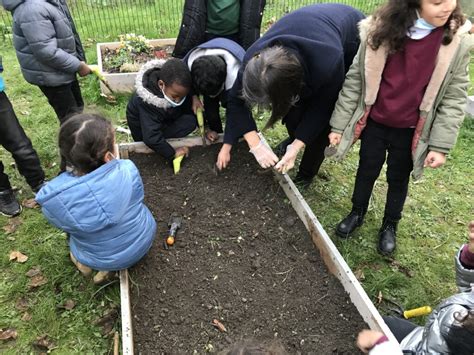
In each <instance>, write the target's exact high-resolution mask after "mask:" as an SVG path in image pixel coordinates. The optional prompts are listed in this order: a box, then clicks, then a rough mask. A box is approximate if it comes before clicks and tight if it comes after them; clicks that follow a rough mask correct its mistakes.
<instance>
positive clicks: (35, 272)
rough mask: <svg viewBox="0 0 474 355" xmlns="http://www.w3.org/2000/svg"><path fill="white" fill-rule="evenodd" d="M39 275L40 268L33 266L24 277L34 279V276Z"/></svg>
mask: <svg viewBox="0 0 474 355" xmlns="http://www.w3.org/2000/svg"><path fill="white" fill-rule="evenodd" d="M39 274H41V268H40V267H39V266H33V267H32V268H31V269H29V270H28V271H27V272H26V273H25V275H26V276H28V277H34V276H36V275H39Z"/></svg>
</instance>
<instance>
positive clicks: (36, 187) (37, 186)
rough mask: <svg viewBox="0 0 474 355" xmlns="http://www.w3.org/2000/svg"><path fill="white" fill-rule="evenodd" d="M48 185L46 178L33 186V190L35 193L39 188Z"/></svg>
mask: <svg viewBox="0 0 474 355" xmlns="http://www.w3.org/2000/svg"><path fill="white" fill-rule="evenodd" d="M45 185H46V180H44V181H41V182H40V183H39V184H38V185H36V186H34V187H31V190H33V192H34V193H35V195H36V194H37V193H38V191H39V190H41V189H42V188H43V186H45Z"/></svg>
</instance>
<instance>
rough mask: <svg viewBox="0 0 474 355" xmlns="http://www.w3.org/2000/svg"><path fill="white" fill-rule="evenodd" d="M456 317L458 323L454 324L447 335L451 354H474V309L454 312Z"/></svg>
mask: <svg viewBox="0 0 474 355" xmlns="http://www.w3.org/2000/svg"><path fill="white" fill-rule="evenodd" d="M454 319H455V320H456V322H457V323H458V325H453V326H451V328H450V329H449V331H448V334H447V335H445V337H444V338H445V340H446V344H447V345H448V348H449V351H450V353H451V354H456V355H472V354H474V310H469V311H468V312H467V314H465V315H461V314H460V313H459V312H456V313H454Z"/></svg>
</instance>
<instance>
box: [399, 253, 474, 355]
mask: <svg viewBox="0 0 474 355" xmlns="http://www.w3.org/2000/svg"><path fill="white" fill-rule="evenodd" d="M460 253H461V249H460V250H459V252H458V253H457V255H456V257H455V265H456V283H457V286H458V288H459V291H460V293H458V294H455V295H453V296H451V297H449V298H447V299H446V300H444V301H443V302H442V303H441V304H440V305H439V306H438V307H437V308H436V309H435V310H434V311H433V313H431V315H430V316H429V318H428V321H427V322H426V324H425V326H424V327H417V328H415V329H414V330H413V331H412V332H411V333H410V334H408V335H407V336H406V337H405V338H404V339H403V340H402V342H401V343H400V347H401V349H402V350H403V352H404V353H408V354H409V353H412V354H416V355H428V354H430V355H431V354H433V355H437V354H449V351H448V350H449V349H448V347H447V345H446V341H445V340H444V335H445V334H447V332H448V331H449V328H450V327H451V326H452V325H453V321H454V316H453V315H454V313H456V312H460V313H461V314H464V313H465V312H466V311H467V310H469V309H474V291H473V290H472V289H471V285H474V270H470V269H466V268H465V267H463V266H462V264H461V262H460V261H459V258H460Z"/></svg>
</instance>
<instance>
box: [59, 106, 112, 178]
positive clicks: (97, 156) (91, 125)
mask: <svg viewBox="0 0 474 355" xmlns="http://www.w3.org/2000/svg"><path fill="white" fill-rule="evenodd" d="M114 141H115V136H114V129H113V126H112V123H110V121H108V120H107V119H105V118H104V117H101V116H99V115H94V114H79V115H75V116H73V117H71V118H69V119H68V120H67V121H66V122H64V123H63V124H62V125H61V129H60V131H59V151H60V154H61V158H62V159H63V160H64V161H66V166H67V167H69V168H71V169H72V171H73V173H75V174H77V175H84V174H88V173H90V172H92V171H94V170H95V169H97V168H98V167H100V166H101V165H103V164H105V161H104V157H105V155H106V154H107V152H113V151H114Z"/></svg>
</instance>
